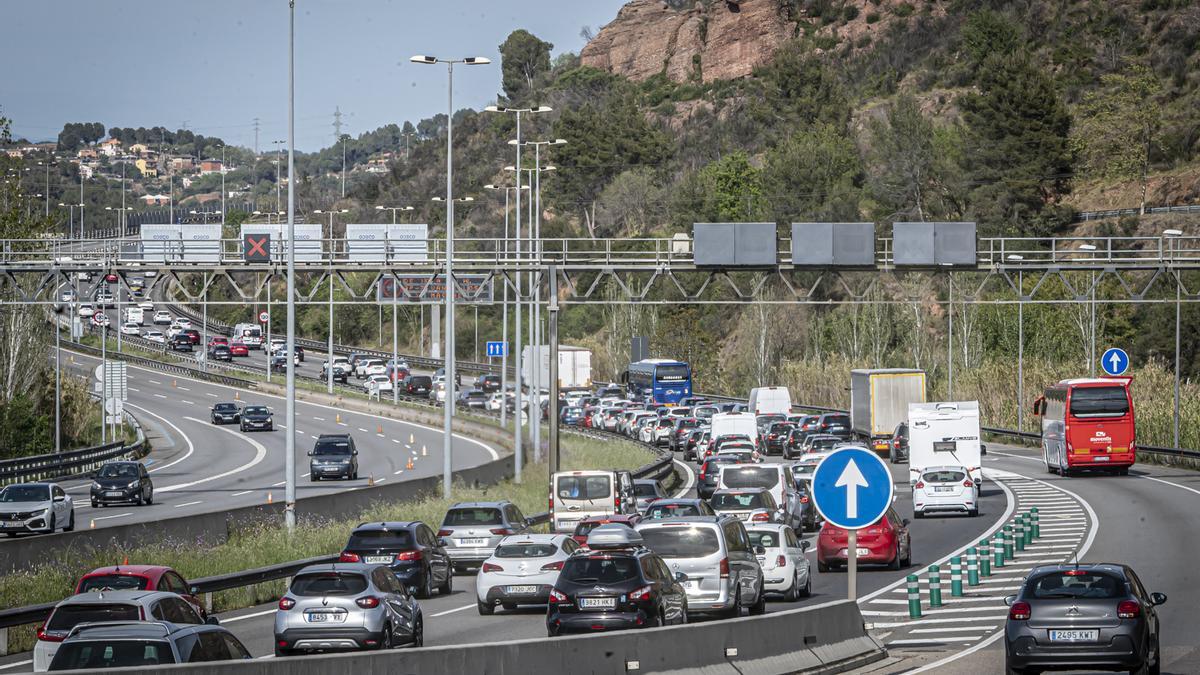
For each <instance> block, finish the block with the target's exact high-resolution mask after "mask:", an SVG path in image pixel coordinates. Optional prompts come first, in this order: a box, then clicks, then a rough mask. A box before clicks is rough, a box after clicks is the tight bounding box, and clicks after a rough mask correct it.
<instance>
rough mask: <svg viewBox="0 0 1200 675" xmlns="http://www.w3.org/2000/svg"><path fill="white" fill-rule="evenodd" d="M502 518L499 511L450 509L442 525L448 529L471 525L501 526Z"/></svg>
mask: <svg viewBox="0 0 1200 675" xmlns="http://www.w3.org/2000/svg"><path fill="white" fill-rule="evenodd" d="M503 523H504V518H503V516H501V514H500V509H488V508H479V509H450V511H448V512H447V513H446V519H445V520H444V521H442V525H447V526H450V527H468V526H471V525H501V524H503Z"/></svg>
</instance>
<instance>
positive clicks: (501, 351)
mask: <svg viewBox="0 0 1200 675" xmlns="http://www.w3.org/2000/svg"><path fill="white" fill-rule="evenodd" d="M487 355H488V357H489V358H491V357H501V356H507V355H508V345H507V344H505V343H504V342H501V341H499V340H496V341H489V342H488V343H487Z"/></svg>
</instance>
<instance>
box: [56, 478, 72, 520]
mask: <svg viewBox="0 0 1200 675" xmlns="http://www.w3.org/2000/svg"><path fill="white" fill-rule="evenodd" d="M51 497H52V498H53V500H54V502H53V503H54V514H55V522H56V523H58V524H62V525H66V523H67V522H68V521H70V519H71V500H70V498H69V497H67V493H66V492H64V491H63V489H62V488H61V487H59V486H57V485H54V486H52V487H51Z"/></svg>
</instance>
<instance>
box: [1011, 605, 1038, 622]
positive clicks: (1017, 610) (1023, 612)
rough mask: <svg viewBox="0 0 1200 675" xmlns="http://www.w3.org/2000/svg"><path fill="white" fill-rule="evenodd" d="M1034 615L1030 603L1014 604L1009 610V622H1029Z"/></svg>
mask: <svg viewBox="0 0 1200 675" xmlns="http://www.w3.org/2000/svg"><path fill="white" fill-rule="evenodd" d="M1032 613H1033V608H1032V607H1030V606H1029V603H1028V602H1014V603H1013V604H1012V606H1010V607H1009V608H1008V619H1009V621H1028V620H1029V615H1030V614H1032Z"/></svg>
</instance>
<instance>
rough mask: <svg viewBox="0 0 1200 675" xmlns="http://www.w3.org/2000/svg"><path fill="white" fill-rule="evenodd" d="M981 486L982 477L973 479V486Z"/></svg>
mask: <svg viewBox="0 0 1200 675" xmlns="http://www.w3.org/2000/svg"><path fill="white" fill-rule="evenodd" d="M982 486H983V479H982V478H976V479H975V487H982Z"/></svg>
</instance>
